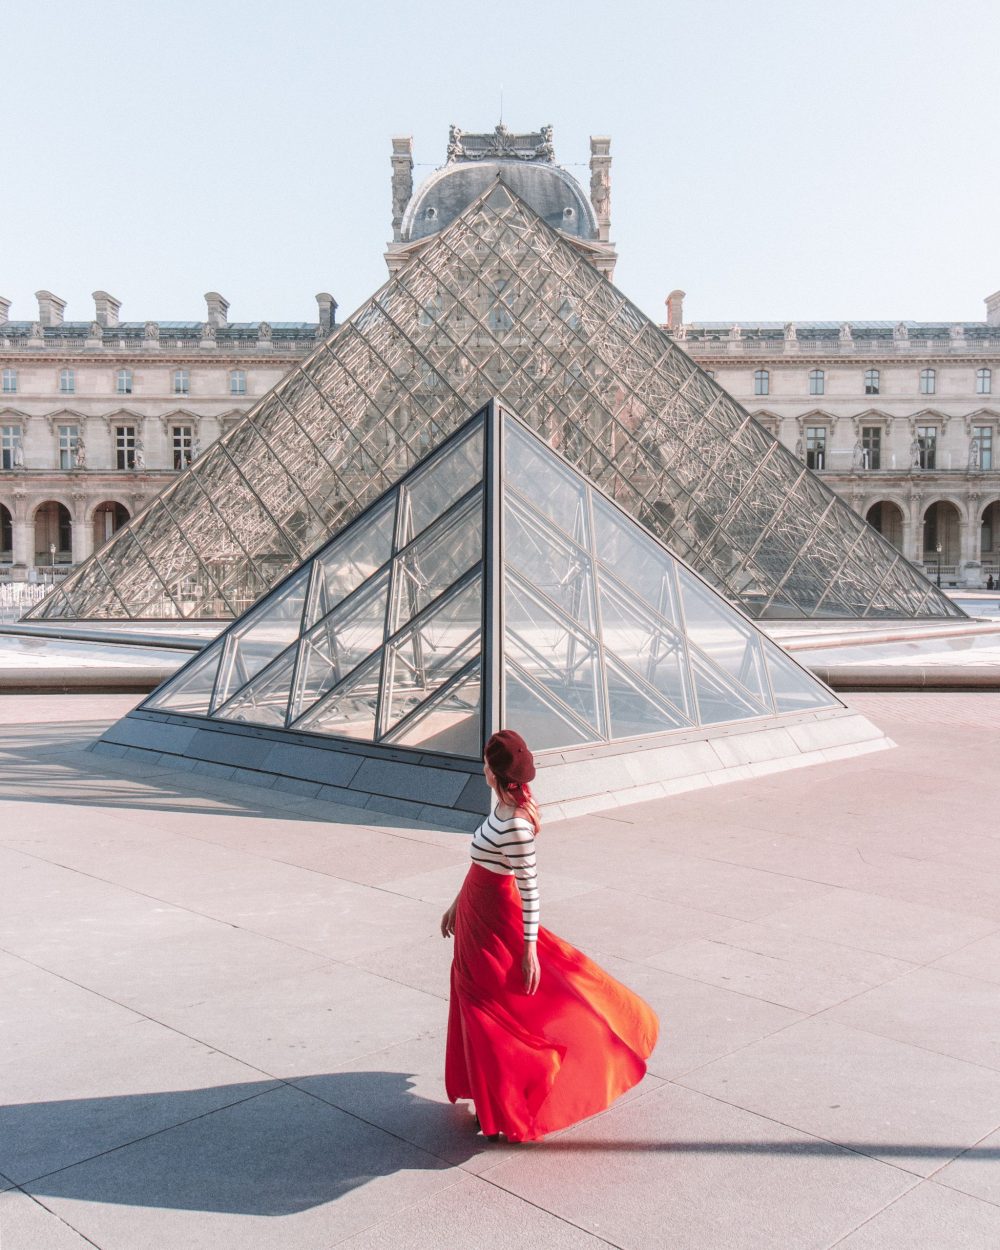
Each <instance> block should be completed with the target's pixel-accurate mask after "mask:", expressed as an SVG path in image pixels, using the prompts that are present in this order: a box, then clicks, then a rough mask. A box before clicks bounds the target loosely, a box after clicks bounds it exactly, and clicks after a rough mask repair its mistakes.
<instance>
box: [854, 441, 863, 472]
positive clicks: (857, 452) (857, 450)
mask: <svg viewBox="0 0 1000 1250" xmlns="http://www.w3.org/2000/svg"><path fill="white" fill-rule="evenodd" d="M864 467H865V449H864V447H863V446H862V445H861V439H860V438H859V439H858V440H857V441H856V442H855V444H854V450H853V451H852V452H851V468H852V469H853V470H854V471H855V472H857V471H858V469H863V468H864Z"/></svg>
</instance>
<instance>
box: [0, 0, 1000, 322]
mask: <svg viewBox="0 0 1000 1250" xmlns="http://www.w3.org/2000/svg"><path fill="white" fill-rule="evenodd" d="M0 29H2V36H3V42H4V45H5V56H4V71H5V72H4V75H3V86H2V90H3V97H4V108H3V115H4V122H3V141H2V142H3V150H4V159H3V163H2V170H3V176H2V179H0V204H2V221H3V226H2V233H0V295H4V296H7V297H8V298H11V299H13V301H14V307H13V308H12V309H11V316H12V317H14V318H17V319H24V320H28V319H33V318H34V316H35V312H34V309H35V300H34V292H35V291H36V290H37V289H39V288H48V289H50V290H52V291H54V292H55V293H56V294H57V295H60V296H62V297H64V298H66V299H68V301H69V307H68V308H67V317H69V318H71V319H73V320H89V319H90V318H91V316H92V301H91V298H90V293H91V291H93V290H95V289H97V288H104V289H106V290H108V291H110V292H112V294H114V295H116V296H118V297H119V298H120V299H121V300H122V301H123V304H124V307H123V309H122V315H123V317H125V318H134V319H146V318H155V319H160V320H164V321H166V320H200V319H201V318H202V316H203V315H204V314H203V309H204V303H203V300H202V293H203V292H204V291H207V290H211V289H215V290H218V291H221V292H222V293H223V294H224V295H225V296H226V297H227V298H228V299H229V300H230V303H231V308H230V317H231V319H233V320H257V319H259V318H268V319H270V320H274V321H283V320H312V319H314V318H315V302H314V300H313V296H314V295H315V293H316V292H317V291H320V290H329V291H331V292H332V293H333V294H334V296H335V297H336V298H337V300H338V301H339V303H340V305H341V310H340V311H341V314H342V315H346V314H347V313H349V312H350V311H352V310H353V309H354V308H355V307H356V306H357V305H358V304H359V303H360V302H361V301H362V300H363V299H365V298H366V297H367V296H368V295H369V294H370V293H371V292H372V291H373V290H374V289H375V288H376V287H377V286H378V285H380V284H381V283H382V282H383V281H384V278H385V267H384V264H383V261H382V251H383V249H384V246H385V243H386V241H387V240H388V239H389V237H390V227H389V221H390V193H389V175H390V169H389V160H388V156H389V150H390V136H391V135H393V134H400V133H403V134H412V135H413V136H414V142H415V159H416V160H417V161H418V162H420V164H419V165H418V167H417V169H416V171H415V173H416V176H417V177H420V176H422V175H426V174H427V173H429V172H430V170H431V169H432V168H433V167H434V166H436V165H439V164H441V163H442V161H443V159H444V150H445V144H446V141H447V131H448V124H449V122H452V121H454V122H456V123H458V124H459V125H460V126H462V127H463V129H465V130H476V129H490V128H492V126H493V125H494V124H495V123H496V121H497V115H498V105H499V92H500V86H501V84H502V85H503V90H504V101H505V103H504V116H505V120H506V121H507V123H508V125H510V126H511V128H512V129H517V128H524V129H528V128H535V127H537V126H539V125H542V124H545V123H552V124H553V125H554V127H555V146H556V156H557V159H558V160H559V161H560V162H561V163H563V164H565V165H567V166H568V167H569V168H570V169H571V170H573V172H575V173H577V174H578V175H579V176H580V177H581V178H582V179H583V180H584V181H586V179H587V171H586V168H585V167H584V165H585V162H586V161H587V158H588V136H589V135H590V134H592V133H593V134H610V135H611V136H612V153H613V156H614V165H613V168H612V237H613V238H614V240H615V241H616V242H617V244H618V248H619V251H620V255H621V260H620V262H619V265H618V271H617V274H616V280H617V283H618V285H619V286H620V287H621V288H622V289H623V290H624V291H625V292H626V293H627V294H628V295H630V296H631V297H632V298H633V299H634V300H635V301H636V302H637V303H638V304H639V305H640V306H641V307H642V308H644V309H645V310H646V311H647V312H648V313H650V314H651V315H652V316H654V317H656V318H657V319H658V320H659V319H662V316H663V299H664V297H665V295H666V294H667V292H668V291H670V290H671V289H672V288H673V287H675V286H680V287H682V288H683V289H684V290H686V291H687V293H688V299H687V302H686V308H685V311H686V315H687V317H688V318H689V319H693V320H729V319H734V320H741V321H749V320H751V319H780V320H785V319H789V318H793V319H800V320H805V319H810V318H829V319H832V320H840V319H847V318H866V317H874V318H886V319H893V320H895V319H899V318H902V317H906V318H913V319H916V320H932V319H944V320H958V319H970V320H971V319H981V318H982V317H983V315H984V314H983V305H982V299H983V297H984V296H986V295H988V294H989V293H990V292H991V291H994V290H996V289H997V288H998V287H1000V248H998V246H997V210H998V202H1000V194H998V192H1000V162H998V140H997V120H996V118H997V87H996V83H997V48H1000V0H865V2H863V3H859V2H858V0H822V2H818V0H796V2H790V0H767V2H766V3H764V2H761V3H742V2H740V0H661V3H655V2H648V3H647V2H642V0H617V2H615V3H607V4H598V3H594V2H593V0H575V2H573V3H570V2H569V0H566V2H564V3H558V4H557V3H549V2H548V0H538V2H536V3H522V2H521V0H514V2H512V3H506V4H497V5H484V4H477V3H474V2H466V3H458V2H457V0H424V3H422V4H408V5H404V4H395V3H388V2H386V0H368V2H367V3H352V4H345V3H342V2H341V0H326V2H325V3H323V2H320V0H284V2H282V3H275V2H274V0H158V2H156V3H154V2H152V0H130V2H129V3H121V2H120V0H99V2H98V3H96V4H80V3H78V2H76V0H72V2H70V0H44V3H34V4H25V3H22V2H20V0H4V2H3V4H2V6H0Z"/></svg>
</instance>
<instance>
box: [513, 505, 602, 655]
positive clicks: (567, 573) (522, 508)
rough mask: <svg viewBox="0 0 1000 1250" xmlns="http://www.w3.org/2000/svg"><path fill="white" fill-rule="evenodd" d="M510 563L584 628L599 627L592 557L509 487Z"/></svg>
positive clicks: (525, 578) (528, 581)
mask: <svg viewBox="0 0 1000 1250" xmlns="http://www.w3.org/2000/svg"><path fill="white" fill-rule="evenodd" d="M504 525H505V526H506V529H505V532H504V551H505V552H506V556H507V564H508V565H509V567H510V568H512V569H516V570H517V572H518V573H519V574H520V575H521V576H522V577H523V578H524V580H525V581H526V582H527V583H528V584H529V585H531V586H533V587H534V588H535V589H536V590H539V591H541V592H542V594H544V595H545V597H546V598H547V599H551V600H552V602H553V603H554V604H556V606H557V607H560V608H562V610H563V611H564V612H565V613H566V614H567V615H568V616H571V617H572V618H573V620H574V621H576V622H577V623H578V624H579V625H582V626H583V628H584V629H586V630H588V631H589V632H590V633H593V632H594V630H595V629H596V628H597V613H596V604H595V600H594V575H593V568H592V565H591V559H590V556H589V555H588V554H587V552H586V551H584V550H583V549H582V548H580V547H578V546H577V545H576V544H575V543H573V542H570V541H569V539H568V538H566V537H565V536H564V535H563V534H561V533H560V532H559V531H558V530H556V529H554V528H553V527H552V526H551V525H549V524H548V522H546V521H545V520H543V519H542V517H541V516H539V514H538V513H536V512H535V511H534V509H532V508H531V507H530V506H529V505H528V504H527V503H526V502H525V501H524V500H522V499H519V498H518V497H517V496H515V494H514V492H513V491H512V490H510V489H508V490H507V492H506V495H505V497H504Z"/></svg>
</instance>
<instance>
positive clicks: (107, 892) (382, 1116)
mask: <svg viewBox="0 0 1000 1250" xmlns="http://www.w3.org/2000/svg"><path fill="white" fill-rule="evenodd" d="M113 698H114V699H115V700H116V702H115V706H114V707H113V708H112V707H111V706H110V705H108V706H104V705H103V704H100V705H99V704H97V703H91V702H90V701H89V697H87V696H35V697H32V698H31V699H25V698H23V697H21V698H18V700H17V701H16V706H15V702H13V701H8V700H6V699H3V698H0V765H2V767H0V1034H2V1035H3V1036H4V1039H5V1045H4V1048H3V1051H2V1053H0V1090H2V1093H0V1174H2V1175H0V1246H2V1250H63V1248H64V1247H65V1250H76V1248H77V1247H78V1246H79V1245H81V1244H84V1245H90V1246H97V1247H98V1248H99V1250H138V1248H139V1247H143V1246H147V1245H148V1246H155V1247H156V1250H175V1248H176V1250H189V1248H190V1247H196V1248H198V1247H205V1248H206V1250H208V1248H209V1247H210V1248H211V1250H227V1248H228V1247H234V1248H235V1247H239V1250H249V1248H250V1247H254V1248H255V1250H256V1248H257V1247H263V1248H269V1247H272V1246H273V1247H280V1248H281V1250H299V1248H300V1247H302V1248H306V1247H308V1248H312V1247H323V1250H327V1248H328V1247H329V1248H332V1247H333V1246H337V1245H346V1246H347V1247H349V1248H350V1250H362V1247H373V1248H377V1247H386V1246H389V1245H393V1246H397V1245H400V1244H403V1245H413V1246H414V1247H416V1248H417V1250H419V1248H420V1247H422V1246H425V1245H426V1246H430V1245H434V1246H435V1247H437V1246H441V1247H442V1248H443V1250H450V1247H452V1246H454V1247H456V1250H459V1247H460V1248H461V1250H466V1247H467V1246H470V1245H480V1244H482V1245H486V1244H489V1245H491V1246H498V1247H506V1246H510V1247H515V1246H516V1247H518V1250H520V1248H521V1247H526V1248H527V1250H532V1248H533V1247H535V1246H538V1247H544V1248H547V1247H550V1246H552V1247H556V1248H557V1250H558V1248H559V1247H562V1246H566V1247H577V1246H579V1247H581V1250H587V1247H590V1246H595V1247H596V1246H601V1245H612V1246H616V1247H621V1248H622V1250H632V1248H633V1247H634V1248H637V1250H638V1248H639V1247H651V1248H652V1247H655V1248H656V1250H661V1248H662V1247H664V1246H665V1245H669V1246H670V1248H671V1250H675V1248H676V1250H722V1248H723V1247H724V1248H725V1250H730V1247H732V1248H733V1250H741V1248H745V1250H812V1248H813V1247H815V1248H816V1250H821V1248H822V1250H832V1247H833V1246H835V1245H836V1246H843V1247H845V1248H846V1250H874V1248H876V1247H877V1248H878V1250H918V1247H919V1250H923V1248H924V1247H925V1246H926V1247H927V1248H928V1250H951V1248H952V1247H959V1246H961V1247H962V1248H963V1250H965V1247H969V1248H970V1250H977V1248H978V1247H980V1246H983V1247H985V1246H987V1245H988V1246H990V1247H991V1248H992V1247H993V1246H995V1245H997V1244H1000V1241H998V1236H997V1232H996V1215H997V1213H1000V1179H998V1178H1000V1166H998V1165H1000V1072H998V1071H997V1060H996V1051H995V1045H996V1037H997V1036H1000V1022H998V1017H997V1013H996V1009H995V1005H994V1000H996V999H997V995H996V993H995V991H996V987H997V985H998V984H1000V973H998V971H997V969H998V967H1000V861H998V859H997V851H996V848H997V847H998V846H1000V824H998V822H997V821H996V818H995V810H994V809H995V803H993V801H992V798H990V801H989V802H983V798H984V797H985V796H983V793H982V780H983V750H984V739H983V731H984V729H986V730H989V729H990V728H1000V696H991V695H968V696H965V695H943V696H936V695H935V696H928V695H916V696H907V695H898V696H889V695H876V696H866V695H859V696H856V697H855V698H852V700H851V702H852V704H854V705H855V706H857V708H858V710H859V711H861V712H862V713H863V714H864V715H866V716H869V717H870V718H871V719H872V720H874V721H875V722H876V723H877V724H878V725H879V726H880V727H881V728H882V729H884V730H885V731H886V732H887V733H888V734H889V736H891V737H892V738H893V740H894V741H896V742H897V743H898V744H899V747H898V749H897V750H895V751H886V752H879V753H877V754H874V755H870V756H865V757H858V758H854V759H847V760H839V761H837V762H831V763H830V764H828V765H822V766H817V767H813V768H809V769H802V770H798V771H796V772H791V773H783V774H780V775H776V776H764V777H759V778H756V779H753V780H746V781H743V782H738V783H733V784H730V785H727V786H722V787H718V788H715V789H710V790H702V791H699V792H697V793H690V794H678V795H676V796H674V797H671V798H662V797H661V798H657V799H655V800H652V801H646V802H643V803H637V804H635V805H633V806H629V807H621V808H617V809H615V810H614V811H611V812H604V813H601V814H600V815H587V816H580V817H578V818H574V819H571V820H569V821H567V822H565V823H564V824H560V825H557V826H556V825H553V826H547V827H546V828H545V829H544V830H543V832H542V835H541V837H540V839H539V843H538V848H539V862H540V873H541V883H542V907H543V923H547V924H549V925H550V926H551V927H552V928H553V929H555V930H556V931H557V932H561V933H562V934H563V935H564V936H566V937H567V938H568V939H570V940H572V941H575V942H577V943H578V944H579V945H580V946H581V947H582V948H583V949H584V950H586V951H587V952H588V953H590V954H591V955H593V956H594V957H596V958H597V959H598V960H599V962H601V963H602V964H604V965H605V966H606V967H607V969H608V970H609V971H610V972H611V973H612V975H614V976H616V977H618V978H619V979H620V980H622V981H623V982H625V983H626V984H628V985H630V986H631V987H633V988H634V989H635V990H636V991H637V992H638V993H640V994H642V995H643V996H644V997H645V998H647V1000H648V1001H649V1002H650V1003H651V1004H652V1005H653V1006H654V1008H655V1010H656V1011H657V1012H658V1014H659V1016H660V1019H661V1025H662V1039H661V1042H660V1045H659V1047H658V1049H657V1051H656V1052H655V1053H654V1055H653V1057H652V1060H651V1062H650V1071H649V1075H648V1076H647V1078H646V1080H645V1081H644V1082H642V1083H641V1084H640V1086H639V1087H638V1088H637V1089H636V1090H634V1091H632V1092H631V1093H630V1094H629V1095H628V1096H627V1097H626V1098H624V1099H622V1100H620V1102H619V1103H618V1104H616V1105H615V1107H613V1108H612V1109H611V1110H610V1111H608V1112H606V1113H605V1114H603V1115H601V1116H597V1117H595V1118H594V1119H592V1120H590V1121H588V1122H586V1123H584V1124H581V1125H578V1126H575V1127H574V1128H572V1129H570V1130H567V1131H566V1132H564V1133H562V1134H557V1135H554V1136H553V1137H551V1138H550V1139H548V1140H547V1141H546V1142H544V1143H539V1144H536V1145H532V1146H526V1147H524V1146H522V1147H515V1146H510V1145H506V1144H504V1143H502V1142H500V1143H488V1142H485V1141H484V1140H483V1139H482V1138H481V1137H478V1136H477V1135H476V1134H475V1132H474V1128H473V1125H472V1120H471V1115H470V1109H469V1107H468V1105H466V1104H463V1105H460V1106H458V1107H453V1106H451V1105H450V1104H448V1103H447V1101H446V1099H445V1095H444V1089H443V1072H442V1059H443V1048H444V1026H445V1020H446V1012H447V1006H446V999H447V992H448V989H447V978H448V968H449V962H450V943H449V942H447V941H445V940H443V939H442V938H441V937H440V935H439V932H438V924H439V920H440V914H441V911H442V910H443V907H444V906H445V905H446V904H447V902H448V901H450V899H451V897H452V896H453V895H454V892H455V890H456V888H457V886H458V883H459V882H460V880H461V877H462V874H463V871H464V865H465V863H466V856H467V853H468V841H467V838H466V837H464V836H462V835H459V834H455V833H449V832H446V831H442V830H440V829H435V828H434V827H433V826H432V825H430V824H428V823H427V822H425V821H424V822H422V821H417V820H411V819H409V818H407V817H403V816H398V815H385V816H384V817H382V816H379V815H377V814H375V813H372V812H362V811H360V810H359V809H356V808H349V807H345V806H343V804H341V803H337V802H327V801H324V799H323V798H322V797H319V796H303V795H293V794H290V793H283V794H279V793H276V792H275V793H272V792H270V791H261V790H260V789H250V788H248V787H247V786H246V785H245V784H243V783H242V782H241V781H240V779H239V778H238V777H236V776H229V777H228V778H225V779H222V778H218V777H213V776H209V775H207V774H204V775H200V774H194V773H191V772H185V771H169V770H167V769H164V768H163V767H161V766H158V765H155V764H154V765H150V764H148V762H147V761H144V760H143V761H140V760H137V759H136V758H133V757H130V756H128V755H123V756H120V757H117V758H113V759H111V758H106V757H97V756H95V755H93V754H92V753H88V752H86V751H84V750H83V746H85V745H86V742H87V741H89V740H92V739H93V738H94V737H96V736H97V734H98V733H99V732H100V730H101V729H102V728H103V727H104V726H105V725H106V724H107V723H108V722H109V721H110V720H111V719H112V718H113V717H116V716H119V715H121V714H122V713H123V712H124V711H125V710H127V707H128V705H129V703H130V702H131V700H130V699H129V697H127V696H125V697H121V698H118V697H113ZM36 700H37V701H36ZM18 709H20V711H18ZM15 712H16V713H17V714H15ZM102 718H103V719H102ZM226 767H228V765H227V766H226ZM541 797H542V799H543V801H544V795H543V796H541ZM543 975H544V970H543ZM3 1176H7V1177H12V1178H13V1180H14V1181H20V1182H21V1186H22V1187H21V1188H19V1187H18V1186H17V1185H14V1184H12V1183H11V1181H6V1180H4V1179H2V1178H3ZM925 1178H926V1179H925ZM25 1190H27V1191H28V1192H25ZM456 1236H457V1237H458V1238H459V1240H455V1238H456Z"/></svg>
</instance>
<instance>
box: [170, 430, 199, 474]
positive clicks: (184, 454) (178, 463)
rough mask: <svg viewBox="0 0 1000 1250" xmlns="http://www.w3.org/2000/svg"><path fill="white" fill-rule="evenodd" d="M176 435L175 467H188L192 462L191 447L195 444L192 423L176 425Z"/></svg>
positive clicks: (174, 434)
mask: <svg viewBox="0 0 1000 1250" xmlns="http://www.w3.org/2000/svg"><path fill="white" fill-rule="evenodd" d="M173 436H174V468H175V469H186V468H187V467H188V465H189V464H190V463H191V460H192V455H191V448H192V446H193V444H194V431H193V430H192V428H191V426H190V425H175V426H174V429H173Z"/></svg>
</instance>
